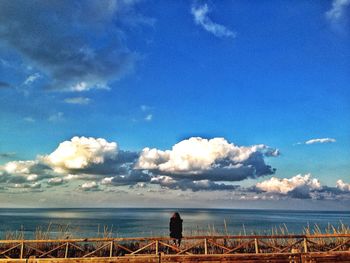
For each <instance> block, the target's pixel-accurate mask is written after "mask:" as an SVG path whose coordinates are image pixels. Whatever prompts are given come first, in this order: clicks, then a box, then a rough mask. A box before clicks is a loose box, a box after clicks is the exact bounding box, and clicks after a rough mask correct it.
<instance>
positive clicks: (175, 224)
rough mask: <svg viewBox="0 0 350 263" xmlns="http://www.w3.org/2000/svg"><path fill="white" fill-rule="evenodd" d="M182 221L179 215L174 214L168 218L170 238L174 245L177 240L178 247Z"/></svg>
mask: <svg viewBox="0 0 350 263" xmlns="http://www.w3.org/2000/svg"><path fill="white" fill-rule="evenodd" d="M182 221H183V220H182V219H181V217H180V214H179V213H178V212H176V213H174V214H173V216H172V217H171V218H170V223H169V230H170V237H171V238H173V239H174V243H175V245H176V240H177V244H178V246H180V244H181V238H182Z"/></svg>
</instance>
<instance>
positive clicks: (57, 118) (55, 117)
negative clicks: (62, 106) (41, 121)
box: [48, 112, 64, 122]
mask: <svg viewBox="0 0 350 263" xmlns="http://www.w3.org/2000/svg"><path fill="white" fill-rule="evenodd" d="M63 119H64V114H63V112H57V113H55V114H52V115H51V116H50V117H49V118H48V121H50V122H58V121H62V120H63Z"/></svg>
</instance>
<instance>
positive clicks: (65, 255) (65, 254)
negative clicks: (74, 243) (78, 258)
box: [64, 242, 69, 258]
mask: <svg viewBox="0 0 350 263" xmlns="http://www.w3.org/2000/svg"><path fill="white" fill-rule="evenodd" d="M68 249H69V242H67V243H66V252H65V253H64V258H67V257H68Z"/></svg>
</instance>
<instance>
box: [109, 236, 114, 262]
mask: <svg viewBox="0 0 350 263" xmlns="http://www.w3.org/2000/svg"><path fill="white" fill-rule="evenodd" d="M109 257H110V258H111V257H113V240H112V241H111V246H110V249H109Z"/></svg>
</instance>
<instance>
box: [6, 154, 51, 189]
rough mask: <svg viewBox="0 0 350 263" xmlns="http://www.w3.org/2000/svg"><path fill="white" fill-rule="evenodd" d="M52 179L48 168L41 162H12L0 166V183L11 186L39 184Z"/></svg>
mask: <svg viewBox="0 0 350 263" xmlns="http://www.w3.org/2000/svg"><path fill="white" fill-rule="evenodd" d="M50 177H52V175H51V173H50V171H49V170H48V167H46V166H44V165H42V164H40V162H39V161H37V160H35V161H11V162H8V163H6V164H4V165H3V166H0V182H1V183H6V184H8V185H11V184H23V183H26V182H37V181H40V180H42V179H45V178H50Z"/></svg>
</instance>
